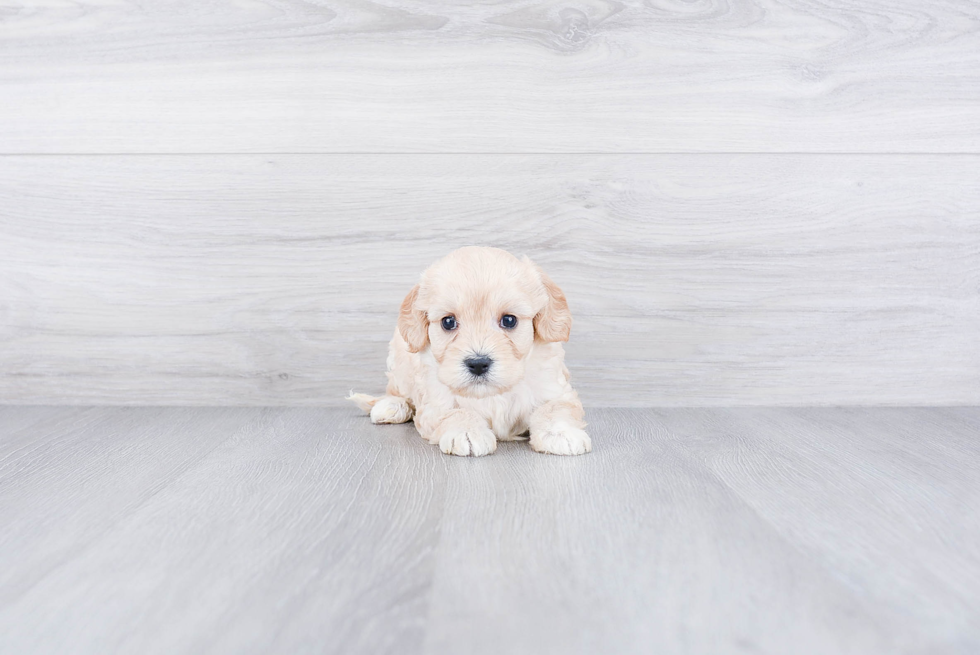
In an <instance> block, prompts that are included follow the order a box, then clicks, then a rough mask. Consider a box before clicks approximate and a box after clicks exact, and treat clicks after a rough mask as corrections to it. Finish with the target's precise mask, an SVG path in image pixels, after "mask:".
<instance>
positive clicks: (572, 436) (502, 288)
mask: <svg viewBox="0 0 980 655" xmlns="http://www.w3.org/2000/svg"><path fill="white" fill-rule="evenodd" d="M571 327H572V316H571V314H570V313H569V311H568V303H567V302H566V301H565V296H564V294H563V293H562V292H561V289H559V288H558V286H557V285H556V284H555V283H554V282H552V281H551V279H550V278H549V277H548V276H547V275H545V274H544V272H543V271H542V270H541V269H540V268H538V267H537V266H535V265H534V264H533V263H532V262H531V261H530V260H529V259H527V258H526V257H525V258H524V259H517V258H516V257H514V256H513V255H511V254H510V253H508V252H505V251H503V250H498V249H497V248H460V249H459V250H457V251H455V252H453V253H451V254H450V255H448V256H447V257H445V258H443V259H441V260H439V261H438V262H436V263H435V264H433V265H432V266H431V267H429V269H428V270H426V271H425V272H424V273H423V274H422V279H421V281H420V282H419V283H418V284H416V285H415V286H414V287H413V288H412V290H411V291H410V292H409V293H408V296H406V297H405V301H404V302H403V303H402V306H401V312H400V313H399V316H398V326H397V328H396V329H395V336H394V338H393V339H392V340H391V344H390V347H389V351H388V391H387V394H386V395H385V396H382V397H380V398H374V397H372V396H368V395H365V394H355V393H351V395H350V400H352V401H354V402H355V403H357V405H358V406H359V407H360V408H361V409H363V410H365V411H366V412H369V413H370V415H371V420H372V421H373V422H374V423H404V422H406V421H409V420H411V419H412V418H413V417H414V418H415V427H416V428H417V429H418V431H419V434H421V435H422V438H423V439H426V440H427V441H428V442H429V443H432V444H439V448H440V449H441V450H442V452H444V453H448V454H453V455H474V456H479V455H489V454H491V453H492V452H494V451H495V450H496V449H497V440H498V439H499V440H501V441H516V440H520V439H523V438H524V437H525V436H526V435H528V433H530V443H531V448H533V449H534V450H536V451H538V452H541V453H553V454H555V455H581V454H582V453H587V452H589V451H591V450H592V442H591V441H590V440H589V435H588V434H586V433H585V431H584V430H583V428H584V427H585V422H584V421H583V420H582V419H583V416H584V412H583V410H582V403H581V402H579V399H578V394H577V393H575V390H574V389H572V385H571V384H570V383H569V381H568V369H567V368H565V363H564V359H565V351H564V349H563V348H562V346H561V342H562V341H568V335H569V332H570V330H571Z"/></svg>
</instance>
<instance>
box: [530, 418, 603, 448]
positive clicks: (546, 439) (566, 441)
mask: <svg viewBox="0 0 980 655" xmlns="http://www.w3.org/2000/svg"><path fill="white" fill-rule="evenodd" d="M531 448H533V449H534V450H536V451H538V452H539V453H551V454H552V455H584V454H585V453H590V452H592V440H591V439H589V435H588V434H586V433H585V430H581V429H579V428H576V427H574V426H572V425H568V424H567V423H555V424H554V425H549V426H548V427H547V428H545V429H543V430H537V431H535V430H532V431H531Z"/></svg>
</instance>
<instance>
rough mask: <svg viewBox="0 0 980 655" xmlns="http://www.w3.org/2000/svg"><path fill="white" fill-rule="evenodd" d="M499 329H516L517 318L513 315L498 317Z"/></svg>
mask: <svg viewBox="0 0 980 655" xmlns="http://www.w3.org/2000/svg"><path fill="white" fill-rule="evenodd" d="M500 327H502V328H504V329H505V330H513V329H514V328H516V327H517V317H516V316H514V315H513V314H504V315H503V316H501V317H500Z"/></svg>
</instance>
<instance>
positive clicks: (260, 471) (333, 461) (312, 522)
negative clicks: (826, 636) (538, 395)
mask: <svg viewBox="0 0 980 655" xmlns="http://www.w3.org/2000/svg"><path fill="white" fill-rule="evenodd" d="M173 411H174V410H166V411H165V413H164V416H166V415H167V414H168V413H172V412H173ZM199 411H200V410H199ZM237 411H238V412H240V413H243V414H242V415H244V416H246V417H247V421H245V423H244V424H240V426H239V427H238V429H236V430H234V431H233V434H232V435H231V436H230V438H229V437H227V436H226V437H225V438H224V439H222V441H221V443H220V444H219V445H218V446H217V447H216V448H213V449H212V450H211V452H210V453H209V454H208V455H207V456H206V457H204V458H203V459H201V460H200V461H199V462H198V463H197V464H196V465H194V466H192V467H190V468H188V469H187V470H185V471H183V472H182V473H181V474H180V475H178V476H176V477H175V479H172V480H171V481H170V482H169V483H168V484H167V485H166V486H165V487H164V488H161V489H159V490H158V491H157V492H156V493H155V494H154V495H153V496H152V497H151V498H148V499H146V500H145V502H144V503H143V504H142V505H141V506H140V507H139V508H138V509H137V510H136V511H135V512H133V513H132V514H131V515H130V516H128V517H126V518H125V519H123V520H120V521H119V522H117V523H116V524H115V525H114V526H112V527H111V528H110V529H109V530H107V531H106V532H105V534H103V535H102V536H101V537H100V538H99V539H98V541H97V543H93V544H91V545H90V547H88V548H85V549H82V550H81V552H78V553H76V554H75V556H74V557H73V558H71V559H70V560H68V561H66V562H64V563H63V564H62V565H61V566H59V567H58V568H57V569H55V570H51V571H49V572H47V574H46V575H45V576H43V577H42V578H40V579H39V580H36V581H35V582H34V583H33V584H32V585H30V586H29V587H27V588H25V589H23V591H22V593H20V594H18V595H17V597H16V598H13V599H11V601H12V602H10V603H8V604H7V605H6V606H5V607H4V608H3V611H2V613H0V650H3V651H5V652H59V651H60V652H68V651H70V652H75V653H82V652H100V653H101V652H141V653H154V652H156V653H173V652H201V651H208V652H270V651H275V652H299V651H304V650H307V651H309V650H316V651H317V652H338V653H348V652H408V653H411V652H413V651H414V650H417V646H418V645H420V644H421V639H422V633H423V630H424V621H423V618H424V615H425V612H426V607H427V606H426V602H427V598H428V596H427V593H428V589H429V585H428V582H429V580H430V579H431V567H432V553H433V552H434V547H435V542H434V539H435V538H436V536H437V535H438V530H437V529H436V526H435V524H436V523H437V522H438V520H439V515H440V513H441V511H442V493H443V483H442V479H443V474H444V473H443V467H442V462H441V459H440V457H441V455H440V454H439V453H438V452H433V451H432V449H429V448H423V447H422V446H423V444H421V443H420V442H419V440H418V438H417V437H415V436H414V435H412V434H411V426H400V427H396V428H391V429H389V430H386V431H377V430H376V429H372V426H371V425H370V423H369V422H367V421H366V419H364V417H359V416H358V417H356V421H357V422H356V423H351V414H350V412H348V411H346V410H339V411H336V410H335V411H333V412H330V411H323V410H260V409H251V410H237ZM148 418H149V417H148V416H146V417H145V419H148ZM159 419H160V417H159V416H158V417H157V420H159ZM408 437H412V438H411V439H409V438H408ZM117 438H118V439H119V440H123V441H129V442H132V445H131V448H133V449H136V450H142V451H147V449H148V448H150V444H148V443H147V442H146V440H145V439H141V438H140V435H139V434H138V433H137V432H135V431H134V430H133V429H130V430H128V431H122V432H120V433H119V434H118V435H117ZM93 474H94V472H93ZM35 479H37V480H38V482H39V483H40V482H41V479H40V478H38V477H35ZM70 495H71V494H66V496H69V498H70ZM23 502H26V501H22V503H19V504H23ZM8 561H9V560H8ZM22 586H26V585H22ZM413 644H414V645H415V646H413Z"/></svg>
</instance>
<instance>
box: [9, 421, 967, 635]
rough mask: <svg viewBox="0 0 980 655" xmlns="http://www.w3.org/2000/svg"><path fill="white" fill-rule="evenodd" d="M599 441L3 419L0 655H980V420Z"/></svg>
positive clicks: (598, 429) (340, 424)
mask: <svg viewBox="0 0 980 655" xmlns="http://www.w3.org/2000/svg"><path fill="white" fill-rule="evenodd" d="M589 421H590V424H591V428H590V430H591V433H592V435H593V442H594V444H595V451H594V452H593V453H592V454H591V455H587V456H584V457H578V458H562V457H553V456H544V455H538V454H535V453H532V452H530V451H529V450H528V448H527V447H526V444H523V443H511V444H502V445H501V446H500V448H499V449H498V451H497V454H496V455H494V456H492V457H488V458H483V459H462V458H452V457H447V456H444V455H442V454H441V453H439V452H438V450H437V449H436V448H434V447H432V446H428V445H426V444H424V443H423V442H422V441H421V440H420V439H419V438H418V437H417V436H416V434H415V432H414V429H413V427H412V426H411V425H405V426H386V427H376V426H372V425H371V424H370V423H369V422H368V420H367V419H366V418H365V417H362V416H360V415H358V414H357V413H356V412H354V411H353V410H347V409H317V408H292V409H260V408H194V409H188V408H68V407H0V652H3V653H49V652H63V653H100V654H101V653H184V652H217V653H232V652H234V653H240V652H244V653H265V652H274V653H300V652H316V653H320V652H327V653H382V652H391V653H408V654H412V653H742V652H763V653H820V654H825V653H906V652H907V653H925V652H929V653H976V652H980V512H978V511H977V508H978V507H980V408H947V409H905V408H894V409H765V408H752V409H663V410H652V409H651V410H621V409H606V410H592V411H590V412H589Z"/></svg>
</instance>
